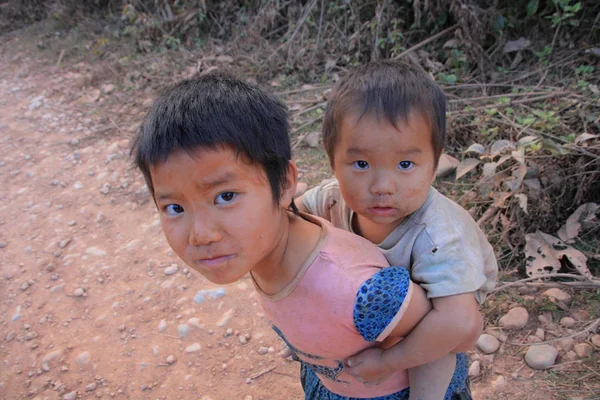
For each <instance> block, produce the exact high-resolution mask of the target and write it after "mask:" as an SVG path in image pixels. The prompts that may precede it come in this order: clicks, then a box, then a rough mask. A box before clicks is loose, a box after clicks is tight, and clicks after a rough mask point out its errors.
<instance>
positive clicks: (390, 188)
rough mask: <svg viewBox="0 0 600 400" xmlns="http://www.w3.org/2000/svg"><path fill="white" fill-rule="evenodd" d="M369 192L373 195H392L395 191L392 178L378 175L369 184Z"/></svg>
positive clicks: (387, 175)
mask: <svg viewBox="0 0 600 400" xmlns="http://www.w3.org/2000/svg"><path fill="white" fill-rule="evenodd" d="M370 190H371V194H373V195H382V194H393V193H394V192H395V191H396V184H395V182H394V177H393V176H392V174H389V173H381V174H378V175H377V176H376V177H375V180H374V181H373V183H372V184H371V188H370Z"/></svg>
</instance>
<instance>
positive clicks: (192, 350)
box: [185, 343, 201, 353]
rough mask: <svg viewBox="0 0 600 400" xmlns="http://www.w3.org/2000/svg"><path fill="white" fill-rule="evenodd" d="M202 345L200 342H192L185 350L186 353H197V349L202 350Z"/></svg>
mask: <svg viewBox="0 0 600 400" xmlns="http://www.w3.org/2000/svg"><path fill="white" fill-rule="evenodd" d="M200 349H201V346H200V343H194V344H190V345H189V346H188V347H186V348H185V352H186V353H195V352H197V351H200Z"/></svg>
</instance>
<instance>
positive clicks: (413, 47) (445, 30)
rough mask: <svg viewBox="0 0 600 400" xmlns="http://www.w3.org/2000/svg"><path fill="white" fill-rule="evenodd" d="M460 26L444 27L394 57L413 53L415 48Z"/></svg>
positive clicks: (395, 58)
mask: <svg viewBox="0 0 600 400" xmlns="http://www.w3.org/2000/svg"><path fill="white" fill-rule="evenodd" d="M456 28H458V24H456V25H453V26H451V27H450V28H447V29H444V30H443V31H441V32H438V33H436V34H435V35H433V36H431V37H430V38H428V39H425V40H423V41H422V42H420V43H417V44H416V45H414V46H412V47H411V48H410V49H408V50H404V51H403V52H402V53H400V54H398V55H397V56H395V57H394V60H397V59H399V58H402V57H404V56H405V55H407V54H409V53H412V52H413V51H415V50H418V49H420V48H421V47H423V46H425V45H426V44H429V43H431V42H433V41H434V40H437V39H439V38H441V37H442V36H444V35H446V34H448V33H450V32H454V30H455V29H456Z"/></svg>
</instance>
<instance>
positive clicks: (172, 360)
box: [167, 355, 177, 365]
mask: <svg viewBox="0 0 600 400" xmlns="http://www.w3.org/2000/svg"><path fill="white" fill-rule="evenodd" d="M175 361H177V359H176V358H175V356H174V355H170V356H169V357H167V364H169V365H171V364H173V363H174V362H175Z"/></svg>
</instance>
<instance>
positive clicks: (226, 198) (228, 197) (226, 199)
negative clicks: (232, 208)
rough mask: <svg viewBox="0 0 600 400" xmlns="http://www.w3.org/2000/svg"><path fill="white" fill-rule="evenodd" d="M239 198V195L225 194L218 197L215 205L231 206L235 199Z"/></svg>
mask: <svg viewBox="0 0 600 400" xmlns="http://www.w3.org/2000/svg"><path fill="white" fill-rule="evenodd" d="M236 196H237V193H234V192H224V193H221V194H220V195H218V196H217V198H216V199H215V204H221V205H223V204H229V203H231V202H232V201H233V199H235V198H236Z"/></svg>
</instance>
